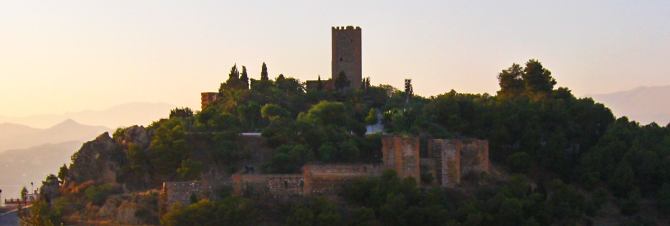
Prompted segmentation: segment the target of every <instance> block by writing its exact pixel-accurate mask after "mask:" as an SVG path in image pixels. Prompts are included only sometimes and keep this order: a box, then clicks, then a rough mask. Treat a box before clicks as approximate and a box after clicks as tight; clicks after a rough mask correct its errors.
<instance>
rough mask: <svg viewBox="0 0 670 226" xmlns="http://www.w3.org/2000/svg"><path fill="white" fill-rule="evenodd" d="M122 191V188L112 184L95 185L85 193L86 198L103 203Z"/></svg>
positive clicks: (99, 203) (97, 203)
mask: <svg viewBox="0 0 670 226" xmlns="http://www.w3.org/2000/svg"><path fill="white" fill-rule="evenodd" d="M119 192H121V191H120V189H119V188H118V187H116V186H113V185H111V184H103V185H93V186H91V187H88V188H87V189H86V191H84V194H85V195H86V199H87V200H88V201H90V202H91V203H93V204H95V205H98V206H100V205H102V204H104V203H105V200H107V197H109V196H110V195H113V194H116V193H119Z"/></svg>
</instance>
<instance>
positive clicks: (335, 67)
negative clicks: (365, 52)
mask: <svg viewBox="0 0 670 226" xmlns="http://www.w3.org/2000/svg"><path fill="white" fill-rule="evenodd" d="M332 42H333V47H332V48H333V50H332V54H333V56H332V61H331V67H332V73H333V74H332V81H335V80H336V79H337V76H338V75H339V74H340V72H344V74H345V75H346V76H347V79H348V80H349V81H350V84H351V88H353V89H358V88H360V87H361V80H362V70H363V69H362V63H361V62H362V60H361V59H362V57H361V52H362V51H361V28H360V27H354V26H347V27H333V28H332Z"/></svg>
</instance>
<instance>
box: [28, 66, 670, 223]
mask: <svg viewBox="0 0 670 226" xmlns="http://www.w3.org/2000/svg"><path fill="white" fill-rule="evenodd" d="M341 77H343V76H341ZM498 80H499V84H500V90H499V91H498V92H497V93H496V95H489V94H463V93H457V92H455V91H453V90H452V91H449V92H446V93H444V94H441V95H438V96H433V97H421V96H417V95H414V94H413V93H412V87H411V83H407V85H406V87H404V89H402V90H398V89H395V88H393V87H390V86H387V85H379V86H372V85H371V84H370V80H369V79H366V80H365V81H364V82H363V85H362V87H360V88H359V89H351V87H347V84H348V81H346V79H345V81H343V80H341V79H338V81H335V86H336V88H335V90H326V89H325V88H324V86H323V85H321V84H319V85H318V87H317V88H316V89H313V90H306V89H305V87H304V86H303V84H302V83H301V82H300V81H298V80H296V79H294V78H290V77H285V76H284V75H279V76H278V77H277V78H276V79H275V80H270V79H269V78H268V74H267V68H266V67H265V65H263V72H262V73H261V78H260V79H259V80H254V79H249V77H248V75H247V73H246V68H244V67H242V70H241V71H240V70H238V68H237V67H236V66H234V67H233V68H232V69H231V72H230V74H229V77H228V79H227V80H226V81H225V82H224V83H222V84H221V87H220V90H219V96H218V99H217V101H216V103H214V104H213V105H211V106H209V107H207V108H206V109H203V110H202V111H201V112H193V111H192V110H190V109H187V108H181V109H180V108H178V109H175V110H173V111H172V112H171V113H170V116H169V118H166V119H161V120H159V121H156V122H155V123H153V124H151V125H150V126H149V127H148V128H146V130H145V129H144V128H138V127H129V128H126V129H119V130H118V131H117V132H116V133H114V135H113V137H111V138H110V137H109V136H108V135H103V136H101V137H99V138H97V139H96V140H95V141H91V142H89V143H88V144H85V145H84V147H82V150H81V151H80V152H79V153H78V154H75V156H73V164H71V165H70V166H67V167H63V168H62V169H61V172H60V173H59V175H58V178H56V177H50V178H48V180H47V181H45V185H44V186H43V188H42V189H43V191H42V196H43V197H44V198H43V199H42V201H41V202H42V204H41V205H36V208H35V209H36V210H35V211H33V214H32V215H31V216H30V217H31V218H30V219H31V220H33V221H34V222H39V223H40V224H48V223H55V224H58V223H60V221H62V220H64V219H66V220H67V219H70V218H67V217H71V216H72V215H79V216H80V217H82V215H84V214H82V212H85V211H86V210H90V209H91V208H103V209H104V208H105V207H106V206H109V205H111V204H108V203H109V202H110V201H109V199H110V198H109V197H118V196H121V195H124V194H125V195H128V194H136V196H139V197H135V198H134V199H136V200H145V201H142V203H147V204H143V205H139V204H137V206H136V208H135V209H133V210H134V211H135V217H136V218H137V219H136V220H138V221H141V222H144V223H147V224H157V223H159V222H160V223H161V224H164V225H510V226H512V225H591V224H598V225H603V224H605V225H607V224H614V225H619V224H622V225H655V224H663V223H667V218H664V217H663V216H665V215H668V214H670V128H668V126H659V125H656V124H649V125H644V126H642V125H639V124H638V123H636V122H633V121H629V120H628V119H627V118H625V117H624V118H615V117H614V116H613V115H612V113H611V111H610V110H609V109H608V108H607V107H605V106H604V105H602V104H599V103H596V102H594V101H593V100H592V99H590V98H576V97H575V96H573V95H572V94H571V92H570V90H569V89H568V88H563V87H561V88H557V87H555V85H556V81H555V79H554V78H553V77H552V75H551V72H550V71H549V70H547V69H546V68H544V67H543V66H542V64H541V63H540V62H538V61H536V60H530V61H528V62H527V63H526V64H525V65H523V66H522V65H517V64H513V65H512V66H511V67H509V68H507V69H504V70H502V71H501V72H500V74H499V75H498ZM380 115H381V116H382V118H381V119H380V120H382V121H383V124H384V126H385V132H386V133H390V134H406V135H415V136H422V137H434V138H458V137H474V138H480V139H487V140H489V143H490V157H491V160H492V162H493V163H494V164H495V165H496V166H497V167H499V168H501V169H502V171H505V172H507V173H505V175H508V176H505V178H493V177H494V175H488V176H486V175H483V176H482V178H476V180H475V181H477V180H478V181H480V183H477V184H475V185H474V186H470V188H468V189H442V188H435V187H429V186H420V185H418V184H416V182H415V181H414V180H411V179H406V178H399V177H398V176H397V175H396V174H395V173H394V172H393V171H388V172H385V173H384V175H383V176H381V177H373V178H367V179H362V180H360V181H357V182H355V183H353V184H351V185H349V186H347V188H346V189H345V190H344V191H343V192H342V194H341V195H340V200H339V201H337V202H335V201H332V200H329V199H324V198H320V197H309V198H304V199H301V200H294V201H293V202H288V203H285V202H277V203H272V202H268V201H267V200H254V199H249V198H244V197H231V196H230V195H229V192H227V191H226V190H225V189H222V190H221V192H220V194H219V198H217V199H212V200H207V199H202V200H198V199H197V197H193V200H192V202H193V204H191V205H188V206H174V207H172V208H170V209H169V211H168V212H167V213H166V214H165V215H164V216H162V217H161V216H158V215H157V214H156V213H155V210H156V209H157V208H158V207H157V204H155V194H153V195H152V194H150V192H149V193H142V192H144V191H147V190H149V191H151V189H157V188H159V187H160V184H161V183H162V182H163V181H174V180H193V179H199V178H201V177H202V175H203V174H204V173H207V172H208V171H210V170H212V169H216V170H220V171H223V172H227V173H233V172H237V171H239V170H241V169H242V168H243V167H244V166H243V162H244V161H245V160H247V159H249V158H250V155H251V153H250V152H249V151H250V150H246V149H244V148H242V147H241V145H240V143H239V142H238V140H239V134H240V133H241V132H249V131H256V132H262V134H263V137H265V138H266V139H267V141H268V143H269V145H270V146H271V147H272V148H274V153H273V155H272V158H271V159H269V160H268V161H267V162H265V163H264V167H263V169H261V170H262V171H263V172H266V173H293V172H297V171H299V169H300V167H301V166H302V165H303V164H305V163H307V162H323V163H329V162H338V163H341V162H379V161H380V153H379V151H380V145H381V144H380V140H379V136H375V135H365V132H366V130H365V125H367V124H374V123H375V122H377V120H378V116H380ZM90 156H96V157H95V158H91V157H90ZM92 161H101V162H104V163H105V164H102V165H99V164H94V163H93V162H92ZM86 164H90V165H91V166H90V167H97V168H94V169H95V170H91V169H90V168H89V167H88V166H86V167H85V165H86ZM110 175H111V176H110ZM58 183H62V185H60V190H58V189H56V190H53V189H51V190H50V188H53V186H54V184H56V185H58ZM84 185H86V186H84ZM140 193H142V194H143V195H144V196H142V195H140ZM78 194H84V195H78ZM142 197H144V198H142ZM151 197H154V198H153V199H152V198H151ZM146 200H148V201H146ZM151 200H154V201H151ZM152 203H153V204H152ZM613 222H615V223H613Z"/></svg>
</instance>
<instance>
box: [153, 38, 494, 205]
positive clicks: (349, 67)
mask: <svg viewBox="0 0 670 226" xmlns="http://www.w3.org/2000/svg"><path fill="white" fill-rule="evenodd" d="M331 67H332V68H331V69H332V75H331V79H329V80H326V81H320V80H317V81H314V80H311V81H307V82H306V83H305V85H306V88H307V89H308V90H313V89H317V87H321V88H324V89H329V90H332V89H335V81H336V80H337V79H338V77H339V76H340V75H341V74H343V75H344V76H346V79H347V80H348V81H349V89H358V88H360V87H361V82H362V77H361V73H362V70H361V69H362V59H361V28H360V27H353V26H347V27H332V59H331ZM319 83H321V84H319ZM217 97H218V93H216V92H205V93H202V94H201V104H202V108H203V109H205V108H206V107H207V106H209V105H210V104H212V103H214V102H216V100H217ZM242 137H243V140H246V141H245V143H246V144H247V145H250V146H251V147H249V150H253V152H254V153H253V154H252V155H253V157H252V158H253V159H254V160H253V161H252V162H255V163H262V162H264V160H265V159H268V158H269V156H271V154H272V153H273V151H274V150H272V149H270V148H267V147H266V146H265V141H264V138H263V137H261V136H260V135H259V134H255V135H253V136H242ZM423 141H424V142H422V139H421V138H419V137H413V136H392V135H384V136H383V137H382V138H381V142H382V150H381V151H382V155H383V156H382V162H381V163H380V164H379V163H377V164H370V163H366V164H316V163H312V164H306V165H304V166H303V167H302V173H300V174H258V173H256V172H255V170H253V169H255V168H256V167H257V166H254V165H253V164H252V163H250V164H249V165H247V166H245V170H244V171H241V172H238V173H236V174H233V175H232V176H230V178H229V179H226V180H225V182H223V183H219V184H224V185H228V186H231V187H232V190H233V194H234V195H239V196H256V197H273V198H282V197H293V196H310V195H325V196H334V195H336V194H337V193H338V191H339V190H340V188H341V187H342V186H344V185H346V184H348V183H350V182H351V181H352V180H356V179H358V178H362V177H370V176H379V175H381V174H382V172H383V171H385V170H393V171H395V172H396V173H397V175H398V176H399V177H401V178H412V179H414V180H415V181H416V183H417V184H419V185H425V186H441V187H451V188H453V187H457V186H459V185H460V184H461V181H462V178H463V176H464V175H472V174H474V175H478V174H482V173H489V172H490V162H489V144H488V141H486V140H478V139H423ZM422 144H425V145H423V148H422ZM246 168H248V169H251V170H247V169H246ZM428 178H430V179H428ZM219 182H220V181H219ZM211 190H212V183H207V181H206V180H203V181H189V182H166V183H164V185H163V192H162V193H163V194H164V195H163V197H165V198H164V202H163V203H164V204H166V205H170V204H172V203H174V202H182V203H184V202H186V201H187V200H188V199H189V196H191V195H198V196H207V195H206V194H211V193H212V191H211Z"/></svg>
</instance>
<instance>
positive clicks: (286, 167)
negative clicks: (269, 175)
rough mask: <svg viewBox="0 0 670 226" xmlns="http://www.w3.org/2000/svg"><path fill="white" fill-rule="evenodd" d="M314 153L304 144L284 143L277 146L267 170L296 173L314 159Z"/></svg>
mask: <svg viewBox="0 0 670 226" xmlns="http://www.w3.org/2000/svg"><path fill="white" fill-rule="evenodd" d="M314 159H315V158H314V153H313V152H312V151H311V150H309V149H308V148H307V147H306V146H304V145H300V144H298V145H282V146H280V147H279V148H277V150H276V153H275V154H274V155H273V156H272V160H271V161H270V163H269V164H268V166H266V171H269V172H275V173H296V172H299V171H300V168H301V167H302V165H304V164H305V163H307V162H309V161H312V160H314Z"/></svg>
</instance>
